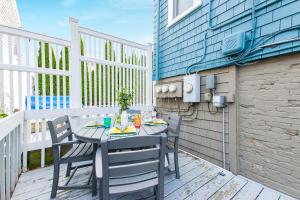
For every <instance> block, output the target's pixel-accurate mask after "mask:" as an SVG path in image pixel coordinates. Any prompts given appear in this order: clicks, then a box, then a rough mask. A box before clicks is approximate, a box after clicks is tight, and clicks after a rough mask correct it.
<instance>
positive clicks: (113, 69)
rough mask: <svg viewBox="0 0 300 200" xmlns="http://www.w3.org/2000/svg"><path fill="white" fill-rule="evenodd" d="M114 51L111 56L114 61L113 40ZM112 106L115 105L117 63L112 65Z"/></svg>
mask: <svg viewBox="0 0 300 200" xmlns="http://www.w3.org/2000/svg"><path fill="white" fill-rule="evenodd" d="M111 49H112V52H111V57H110V61H114V56H115V43H114V42H112V47H111ZM111 70H112V72H111V74H112V75H111V106H115V65H111Z"/></svg>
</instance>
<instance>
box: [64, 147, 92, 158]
mask: <svg viewBox="0 0 300 200" xmlns="http://www.w3.org/2000/svg"><path fill="white" fill-rule="evenodd" d="M92 154H93V145H92V144H90V143H81V144H75V145H73V147H72V148H71V149H70V150H69V151H68V152H67V153H66V154H65V155H64V156H63V157H62V159H67V158H72V157H80V156H92Z"/></svg>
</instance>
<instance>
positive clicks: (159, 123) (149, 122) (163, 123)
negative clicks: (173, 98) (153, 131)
mask: <svg viewBox="0 0 300 200" xmlns="http://www.w3.org/2000/svg"><path fill="white" fill-rule="evenodd" d="M144 124H146V125H165V124H167V122H165V121H164V120H162V119H153V120H150V121H146V122H145V123H144Z"/></svg>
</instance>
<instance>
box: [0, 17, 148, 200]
mask: <svg viewBox="0 0 300 200" xmlns="http://www.w3.org/2000/svg"><path fill="white" fill-rule="evenodd" d="M70 26H71V33H70V34H71V41H66V40H63V39H60V38H54V37H49V36H46V35H43V34H37V33H33V32H29V31H25V30H22V29H16V28H10V27H5V26H0V108H3V107H5V108H6V111H8V112H10V113H11V114H12V115H11V116H9V117H7V118H5V119H3V120H0V130H1V132H0V159H1V162H0V163H1V166H0V172H1V173H0V180H1V185H0V189H1V190H0V192H1V193H0V194H1V199H6V198H8V197H9V193H10V192H11V191H13V188H14V185H15V183H16V182H15V180H17V177H18V174H19V173H20V169H21V155H22V156H23V163H22V166H23V170H24V171H25V170H27V152H28V151H33V150H41V167H44V166H45V148H47V147H50V146H51V141H50V134H49V132H48V130H47V126H46V121H47V120H49V119H53V118H55V117H58V116H62V115H65V114H68V115H69V116H70V117H71V118H72V122H73V124H74V126H79V125H80V124H82V123H83V122H84V121H85V120H86V119H88V118H89V117H92V116H99V115H101V114H105V113H111V114H113V113H116V112H118V107H117V93H118V91H119V90H120V89H122V88H127V89H128V90H129V91H131V92H134V101H133V107H135V108H137V109H146V110H148V109H152V47H151V46H150V45H141V44H138V43H135V42H131V41H128V40H124V39H121V38H117V37H114V36H111V35H107V34H104V33H100V32H97V31H94V30H90V29H87V28H84V27H80V26H79V24H78V21H77V20H76V19H73V18H70ZM16 111H18V112H16ZM14 112H16V114H13V113H14ZM2 161H3V162H2ZM3 180H4V182H2V181H3ZM9 185H10V187H8V186H9ZM5 197H6V198H5Z"/></svg>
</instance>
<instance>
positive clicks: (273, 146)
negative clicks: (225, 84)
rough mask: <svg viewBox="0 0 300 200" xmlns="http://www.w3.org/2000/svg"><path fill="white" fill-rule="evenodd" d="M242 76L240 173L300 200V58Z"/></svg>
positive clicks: (262, 64)
mask: <svg viewBox="0 0 300 200" xmlns="http://www.w3.org/2000/svg"><path fill="white" fill-rule="evenodd" d="M238 74H239V76H238V84H237V85H238V125H239V126H238V128H239V132H240V135H239V137H240V139H239V140H240V142H239V164H240V168H239V173H240V174H242V175H245V176H247V177H249V178H250V179H254V180H256V181H258V182H261V183H263V184H266V185H268V186H271V187H273V188H276V189H277V190H281V191H282V192H287V193H289V194H291V195H293V196H295V197H297V198H300V191H299V189H300V136H299V131H300V55H299V54H294V55H290V56H281V57H277V58H273V59H269V60H266V61H260V62H259V63H257V64H254V65H251V66H247V67H241V68H239V72H238Z"/></svg>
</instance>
